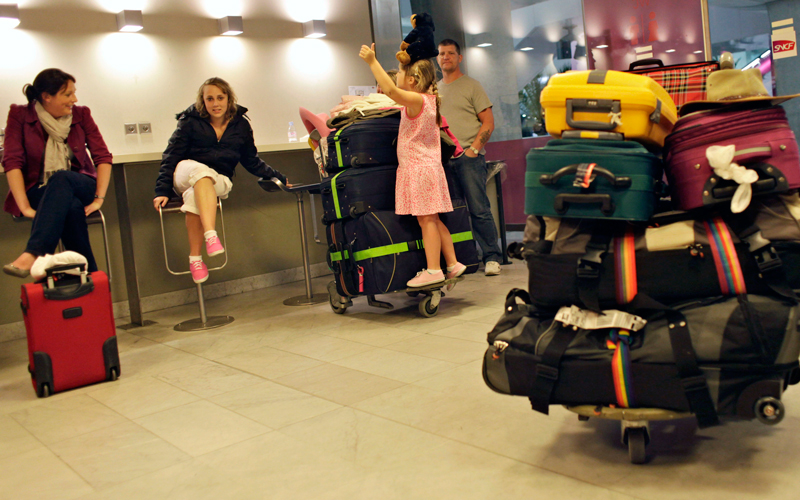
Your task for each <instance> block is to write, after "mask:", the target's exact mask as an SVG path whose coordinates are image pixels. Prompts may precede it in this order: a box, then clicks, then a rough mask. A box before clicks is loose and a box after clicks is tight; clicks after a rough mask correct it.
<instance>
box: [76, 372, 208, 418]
mask: <svg viewBox="0 0 800 500" xmlns="http://www.w3.org/2000/svg"><path fill="white" fill-rule="evenodd" d="M88 395H89V397H91V398H92V399H96V400H97V401H99V402H101V403H103V404H104V405H106V406H108V407H109V408H111V409H112V410H114V411H116V412H117V413H119V414H120V415H123V416H125V417H127V418H130V419H134V418H139V417H143V416H145V415H150V414H152V413H158V412H160V411H164V410H168V409H170V408H174V407H176V406H181V405H185V404H187V403H191V402H194V401H197V400H198V397H197V396H195V395H194V394H190V393H188V392H186V391H183V390H181V389H178V388H177V387H175V386H173V385H170V384H168V383H166V382H162V381H161V380H158V379H155V378H153V377H138V378H133V379H130V380H126V379H120V380H118V381H117V382H115V383H113V384H104V385H103V386H102V387H101V388H99V389H98V390H95V391H92V392H90V393H88Z"/></svg>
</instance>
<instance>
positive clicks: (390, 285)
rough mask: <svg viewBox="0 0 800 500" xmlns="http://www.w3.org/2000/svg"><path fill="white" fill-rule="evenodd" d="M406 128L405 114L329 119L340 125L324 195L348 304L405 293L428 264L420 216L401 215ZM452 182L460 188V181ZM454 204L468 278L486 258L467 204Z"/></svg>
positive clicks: (334, 259) (332, 140)
mask: <svg viewBox="0 0 800 500" xmlns="http://www.w3.org/2000/svg"><path fill="white" fill-rule="evenodd" d="M399 125H400V110H399V109H395V110H393V112H384V113H381V114H380V116H379V117H371V116H369V115H368V116H359V115H356V117H353V116H348V117H337V118H335V119H332V120H331V121H330V122H329V126H332V127H337V128H336V130H335V131H333V132H331V134H330V135H329V136H328V155H327V158H326V164H325V166H324V168H325V171H326V172H327V173H328V174H329V177H327V178H325V179H324V180H323V181H322V183H321V184H320V190H321V194H322V203H323V210H324V216H323V222H324V224H325V225H326V230H325V233H326V236H327V240H328V264H329V266H330V267H331V269H332V270H333V271H334V275H335V292H336V294H338V295H339V296H340V298H341V304H346V303H347V301H348V300H349V298H350V297H355V296H361V295H366V296H369V297H370V298H371V299H372V296H374V295H376V294H384V293H390V292H395V291H398V290H405V289H406V283H407V282H408V281H409V280H410V279H411V278H413V277H414V276H415V275H416V273H417V272H419V271H420V270H421V269H423V268H424V267H426V259H425V251H424V247H423V244H422V232H421V230H420V227H419V223H418V222H417V219H416V217H413V216H410V215H396V214H395V213H394V208H395V206H394V202H395V180H396V176H397V135H398V130H399ZM443 135H446V134H445V133H444V132H443ZM443 140H444V139H443ZM452 146H453V144H452V141H449V139H448V142H445V143H443V157H445V156H446V158H443V159H444V161H445V165H446V160H447V159H449V157H450V156H451V155H452V152H453V150H454V147H452ZM445 170H446V171H448V169H447V168H445ZM448 181H449V183H450V184H452V177H450V178H449V179H448ZM451 193H452V191H451ZM452 202H453V208H454V210H453V212H450V213H446V214H441V215H440V217H441V220H442V222H444V224H445V225H446V226H447V228H448V229H449V230H450V233H451V235H452V238H453V242H454V243H455V251H456V255H457V257H458V260H459V261H460V262H461V263H463V264H465V265H466V266H467V271H466V272H465V274H469V273H474V272H475V271H476V270H477V268H478V265H479V261H478V256H477V248H476V246H475V242H474V240H473V237H472V231H471V229H470V219H469V211H468V210H467V207H466V203H465V202H464V201H463V200H461V199H453V200H452ZM329 291H331V292H332V291H333V290H329ZM370 303H372V301H371V302H370ZM437 304H438V302H437ZM331 306H332V307H333V308H334V311H335V312H340V313H341V312H344V309H345V308H346V306H343V307H339V304H338V303H336V302H335V301H334V300H333V299H332V301H331Z"/></svg>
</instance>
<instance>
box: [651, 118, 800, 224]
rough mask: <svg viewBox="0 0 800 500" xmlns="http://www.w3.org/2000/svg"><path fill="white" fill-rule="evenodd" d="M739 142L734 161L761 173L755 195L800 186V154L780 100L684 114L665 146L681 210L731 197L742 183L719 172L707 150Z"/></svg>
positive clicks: (675, 202) (666, 167) (675, 201)
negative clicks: (770, 103) (756, 105)
mask: <svg viewBox="0 0 800 500" xmlns="http://www.w3.org/2000/svg"><path fill="white" fill-rule="evenodd" d="M710 146H734V147H735V154H734V156H733V161H734V162H735V163H737V164H739V165H741V166H743V167H747V168H748V169H752V170H754V171H756V172H757V173H758V178H759V179H758V181H756V182H754V183H753V184H752V189H753V196H760V195H765V194H775V193H781V192H785V191H788V190H790V189H797V188H800V154H799V153H798V147H797V141H796V139H795V136H794V132H792V129H791V128H790V127H789V122H788V120H787V118H786V112H785V111H784V110H783V108H782V107H780V106H770V107H762V108H755V109H742V108H741V107H731V108H730V109H717V110H710V111H700V112H697V113H690V114H688V115H686V116H685V117H683V118H681V119H680V120H678V122H677V123H676V124H675V128H674V129H673V131H672V134H670V135H669V136H668V137H667V140H666V144H665V146H664V150H665V151H664V160H665V161H664V171H665V173H666V174H667V180H668V181H669V185H670V187H671V194H672V203H673V205H674V206H675V208H677V209H678V210H691V209H693V208H698V207H702V206H707V205H715V204H717V203H725V202H730V200H731V198H732V197H733V195H734V193H735V192H736V188H737V187H738V185H737V184H736V183H735V182H734V181H732V180H725V179H722V178H721V177H719V176H718V175H716V174H715V172H714V169H713V168H712V167H711V165H710V164H709V160H708V158H707V157H706V151H707V150H708V148H709V147H710Z"/></svg>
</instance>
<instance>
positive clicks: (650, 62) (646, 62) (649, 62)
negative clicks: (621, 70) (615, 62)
mask: <svg viewBox="0 0 800 500" xmlns="http://www.w3.org/2000/svg"><path fill="white" fill-rule="evenodd" d="M639 66H658V67H659V68H663V67H664V61H662V60H661V59H658V58H655V57H649V58H647V59H640V60H639V61H633V62H632V63H631V65H630V66H628V71H632V70H633V69H634V68H638V67H639Z"/></svg>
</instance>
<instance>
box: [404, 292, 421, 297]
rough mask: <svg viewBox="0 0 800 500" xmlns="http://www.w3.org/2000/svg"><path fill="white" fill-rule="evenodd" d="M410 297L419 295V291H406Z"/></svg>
mask: <svg viewBox="0 0 800 500" xmlns="http://www.w3.org/2000/svg"><path fill="white" fill-rule="evenodd" d="M406 295H408V296H409V297H419V292H406Z"/></svg>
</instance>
